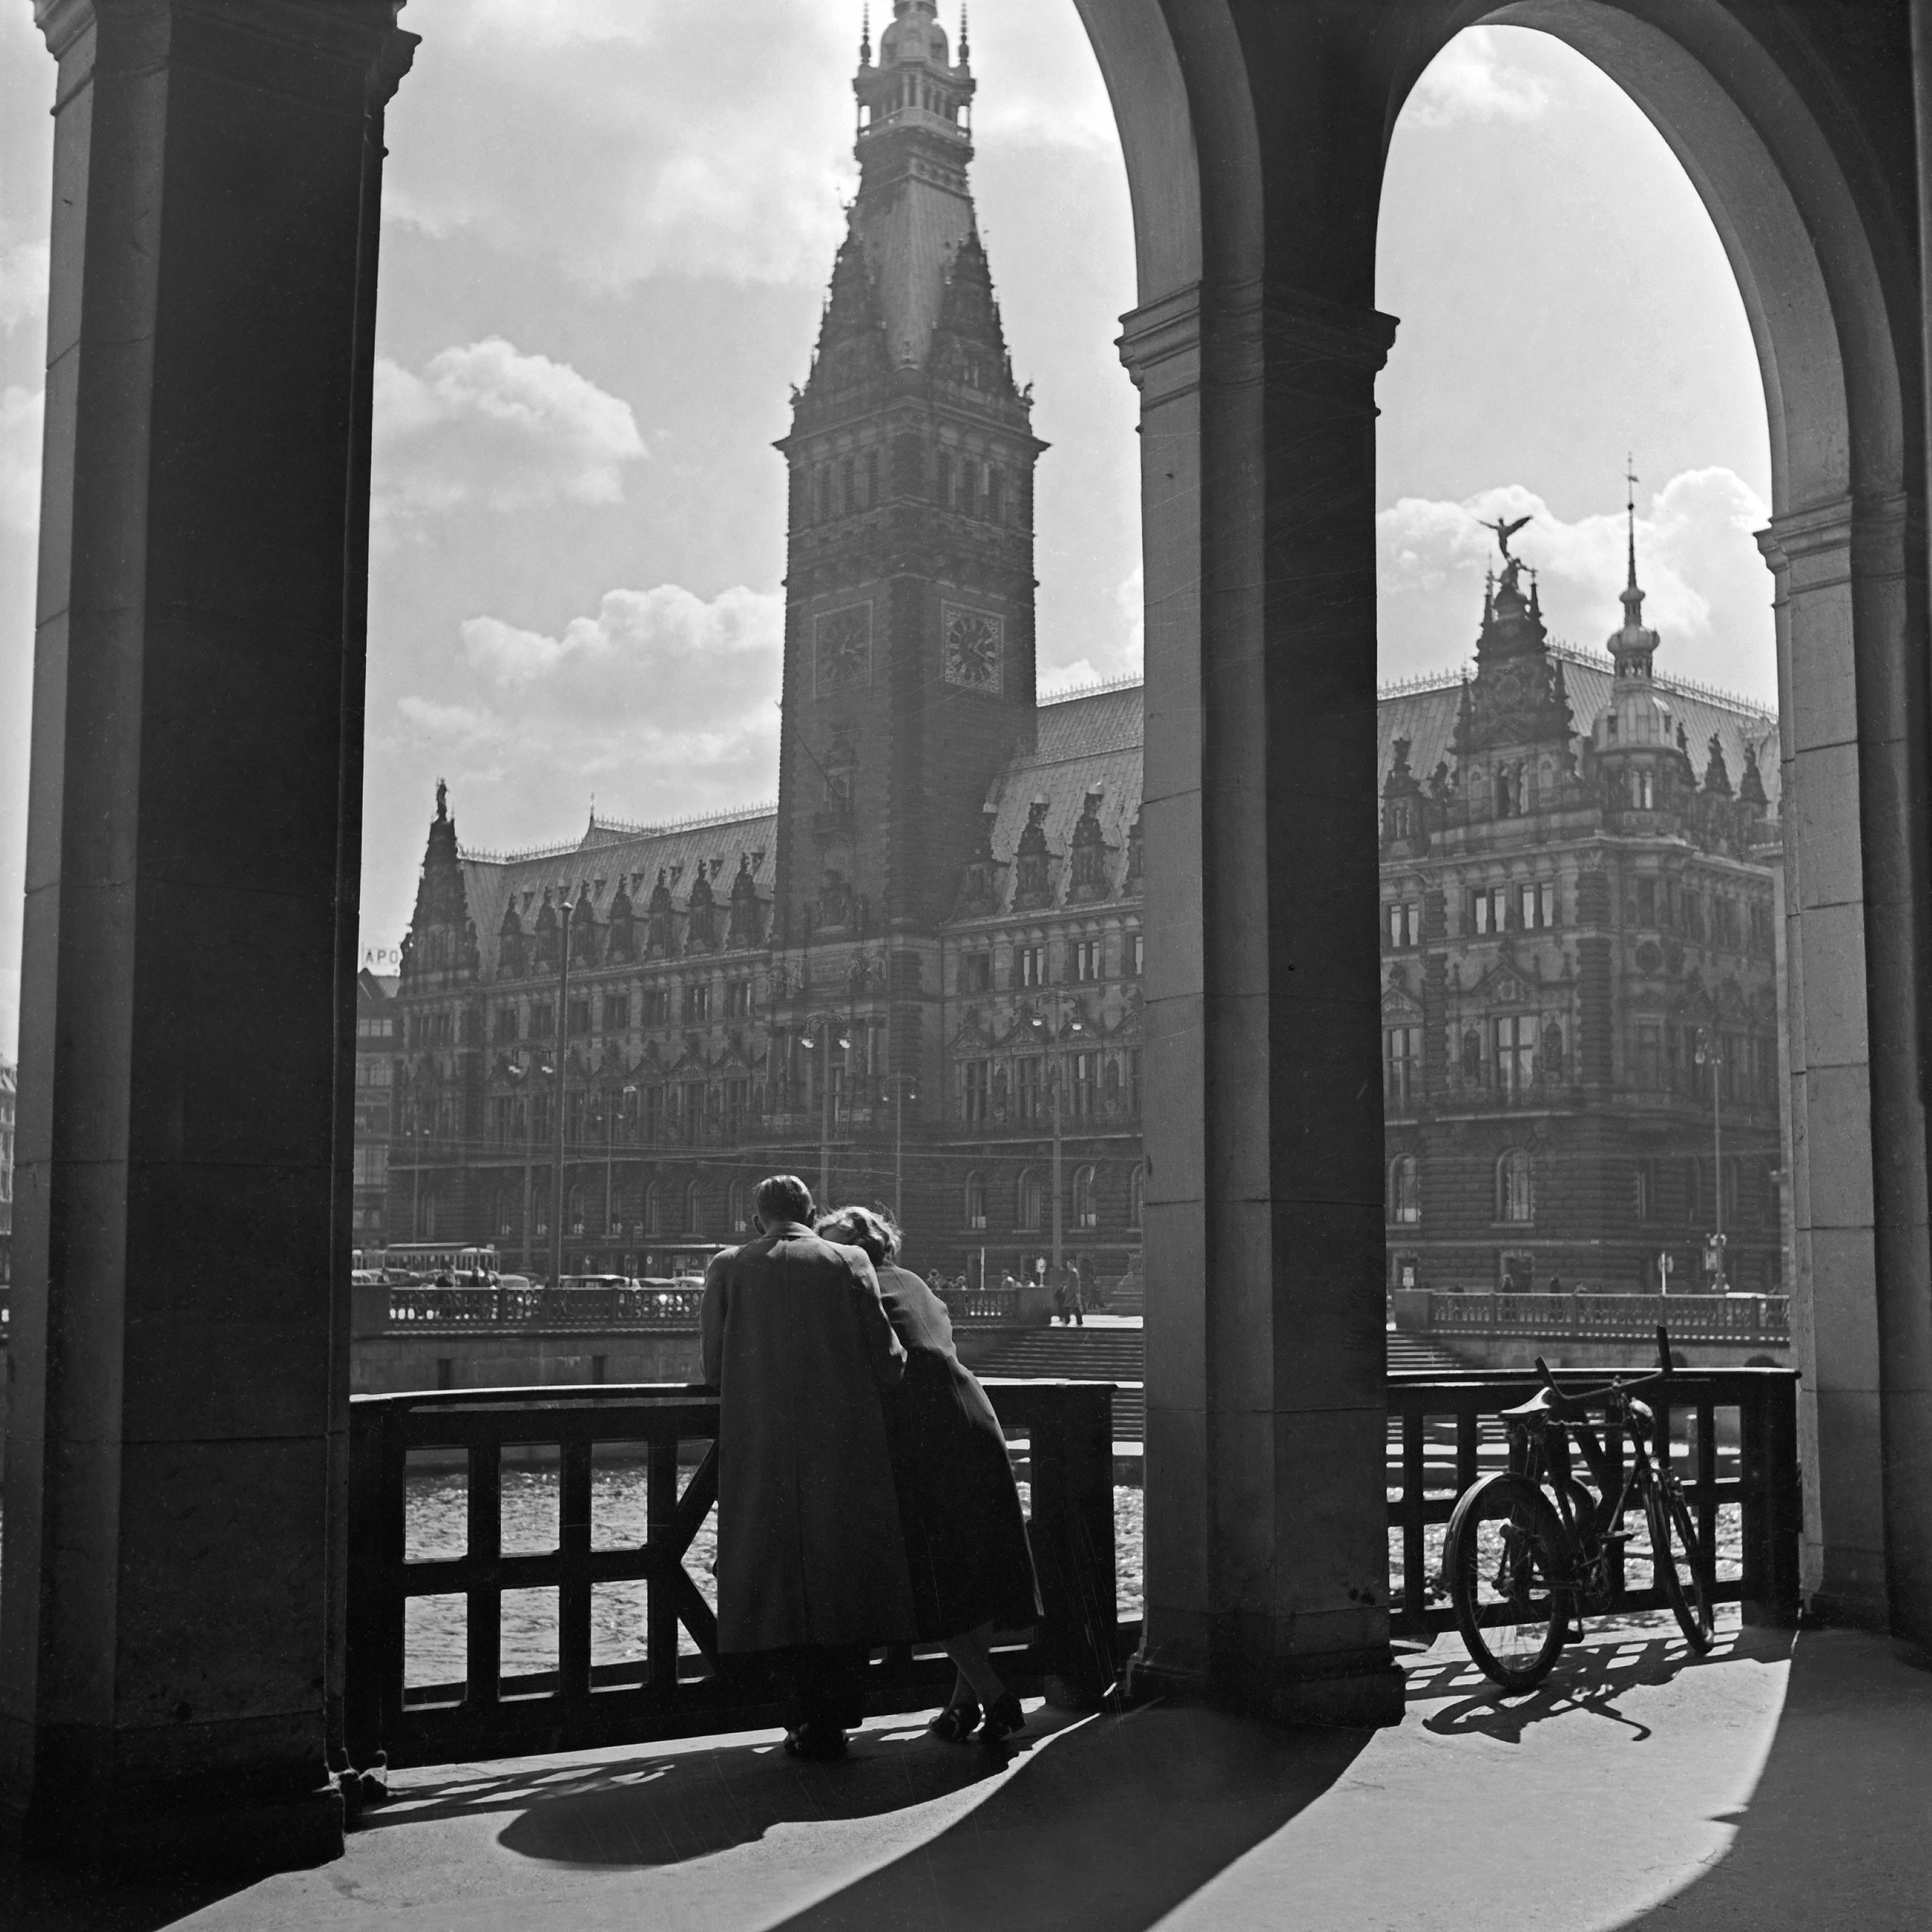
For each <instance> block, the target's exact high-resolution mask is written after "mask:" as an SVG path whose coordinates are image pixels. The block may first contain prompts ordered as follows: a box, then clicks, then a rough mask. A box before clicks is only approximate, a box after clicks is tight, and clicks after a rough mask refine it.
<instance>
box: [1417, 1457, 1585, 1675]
mask: <svg viewBox="0 0 1932 1932" xmlns="http://www.w3.org/2000/svg"><path fill="white" fill-rule="evenodd" d="M1563 1547H1564V1544H1563V1526H1562V1523H1560V1522H1559V1520H1558V1519H1557V1515H1556V1510H1555V1509H1554V1508H1553V1507H1552V1505H1551V1504H1550V1499H1549V1498H1548V1497H1547V1496H1545V1495H1544V1493H1543V1492H1542V1491H1541V1490H1540V1489H1538V1487H1537V1486H1536V1485H1535V1484H1534V1483H1532V1482H1531V1481H1529V1479H1528V1478H1526V1477H1524V1476H1519V1475H1512V1474H1510V1473H1508V1472H1504V1473H1502V1474H1499V1475H1493V1476H1487V1477H1485V1478H1484V1479H1483V1481H1481V1482H1480V1483H1478V1484H1476V1485H1475V1487H1474V1488H1473V1489H1471V1490H1468V1491H1467V1492H1466V1493H1465V1494H1464V1496H1463V1499H1462V1500H1461V1501H1460V1502H1459V1503H1457V1505H1456V1509H1455V1513H1454V1514H1453V1515H1452V1516H1451V1517H1450V1519H1449V1535H1448V1544H1447V1547H1446V1549H1445V1552H1444V1556H1445V1562H1444V1566H1443V1567H1444V1568H1445V1570H1446V1571H1448V1579H1449V1595H1450V1599H1451V1601H1452V1602H1453V1603H1454V1605H1455V1607H1456V1627H1457V1629H1458V1630H1460V1631H1461V1632H1462V1633H1463V1642H1464V1643H1466V1644H1467V1645H1468V1646H1469V1655H1470V1656H1471V1657H1472V1658H1475V1661H1476V1664H1477V1665H1478V1667H1479V1668H1480V1669H1481V1671H1482V1673H1483V1674H1484V1676H1486V1677H1491V1678H1493V1679H1495V1680H1496V1682H1497V1683H1499V1684H1500V1685H1502V1687H1503V1688H1504V1689H1505V1690H1506V1691H1527V1690H1529V1689H1530V1688H1532V1687H1533V1686H1534V1685H1538V1684H1540V1683H1541V1682H1542V1681H1543V1680H1544V1678H1545V1677H1547V1676H1548V1675H1549V1674H1550V1666H1551V1665H1552V1664H1554V1663H1555V1662H1556V1653H1557V1652H1559V1650H1561V1649H1562V1648H1563V1627H1564V1624H1565V1621H1566V1619H1567V1609H1566V1603H1567V1592H1565V1591H1564V1590H1563V1589H1562V1588H1560V1587H1559V1586H1555V1585H1554V1584H1553V1576H1554V1574H1556V1571H1558V1569H1559V1567H1560V1565H1561V1562H1562V1556H1561V1553H1562V1550H1563Z"/></svg>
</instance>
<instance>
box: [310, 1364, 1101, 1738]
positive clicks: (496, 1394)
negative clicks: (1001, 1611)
mask: <svg viewBox="0 0 1932 1932" xmlns="http://www.w3.org/2000/svg"><path fill="white" fill-rule="evenodd" d="M986 1388H987V1391H988V1393H989V1394H990V1395H991V1396H992V1400H993V1405H994V1407H995V1409H996V1410H997V1411H998V1414H999V1416H1000V1419H1001V1421H1002V1422H1004V1423H1005V1424H1007V1425H1008V1427H1009V1429H1010V1431H1024V1432H1025V1434H1026V1436H1027V1437H1028V1439H1029V1445H1030V1460H1031V1511H1030V1520H1031V1538H1032V1543H1033V1550H1034V1563H1035V1565H1036V1568H1037V1571H1038V1573H1039V1577H1040V1595H1041V1600H1042V1603H1043V1607H1044V1615H1043V1617H1042V1618H1041V1619H1040V1622H1039V1623H1038V1624H1037V1625H1036V1626H1035V1627H1034V1630H1033V1631H1032V1632H1031V1635H1030V1636H1028V1637H1024V1638H1022V1637H1019V1636H1017V1635H1009V1636H1008V1637H1007V1639H1006V1640H1005V1641H1004V1644H1002V1645H1001V1646H998V1647H997V1648H996V1652H995V1655H996V1657H997V1659H998V1664H999V1669H1000V1673H1001V1676H1003V1677H1004V1678H1005V1679H1007V1682H1009V1683H1010V1684H1012V1685H1013V1686H1014V1687H1015V1688H1016V1689H1018V1690H1019V1691H1021V1692H1022V1693H1023V1694H1043V1695H1046V1696H1047V1697H1049V1698H1051V1699H1052V1700H1055V1701H1056V1702H1058V1703H1065V1704H1069V1705H1072V1706H1076V1707H1085V1706H1091V1705H1093V1704H1094V1703H1097V1702H1098V1700H1100V1697H1101V1696H1102V1695H1103V1694H1104V1693H1105V1691H1106V1688H1107V1687H1108V1686H1109V1684H1111V1683H1112V1681H1113V1679H1114V1676H1115V1672H1116V1670H1117V1668H1118V1665H1119V1664H1120V1663H1121V1661H1123V1660H1124V1658H1126V1656H1127V1655H1128V1654H1129V1652H1130V1651H1131V1650H1132V1649H1133V1646H1134V1644H1135V1643H1136V1642H1137V1641H1138V1640H1139V1625H1138V1624H1137V1623H1134V1624H1123V1623H1122V1622H1121V1621H1120V1619H1119V1617H1118V1600H1117V1597H1116V1593H1115V1592H1116V1586H1115V1560H1114V1514H1113V1461H1112V1434H1113V1425H1112V1396H1113V1391H1112V1385H1110V1384H1108V1383H1104V1382H1018V1381H1014V1382H1001V1381H998V1380H993V1381H989V1382H988V1383H987V1384H986ZM717 1418H718V1398H717V1397H715V1395H713V1394H709V1393H708V1392H707V1391H706V1390H704V1389H703V1388H699V1387H688V1386H685V1385H679V1384H667V1385H637V1386H634V1387H630V1388H603V1387H599V1388H541V1389H489V1390H478V1391H462V1392H458V1391H449V1392H446V1393H423V1394H411V1395H390V1396H359V1397H356V1398H355V1399H354V1400H353V1403H352V1404H351V1409H350V1526H349V1549H350V1564H349V1637H348V1641H349V1649H348V1671H347V1706H348V1709H347V1718H348V1742H349V1748H350V1757H351V1760H352V1762H353V1763H355V1764H356V1766H359V1767H365V1768H366V1767H368V1766H371V1765H373V1764H374V1763H377V1761H378V1754H385V1755H386V1757H387V1760H388V1762H389V1763H390V1764H392V1765H395V1766H403V1765H419V1764H447V1763H457V1762H459V1761H461V1760H469V1759H475V1758H486V1757H516V1756H523V1755H525V1754H533V1753H541V1752H548V1751H576V1750H581V1749H586V1748H604V1747H607V1746H611V1745H623V1744H633V1743H642V1742H647V1741H649V1740H650V1739H657V1738H667V1737H681V1736H693V1735H697V1734H701V1733H705V1732H709V1731H727V1730H751V1729H762V1728H765V1727H769V1726H772V1725H775V1724H777V1723H778V1707H777V1706H776V1704H775V1703H774V1702H773V1701H772V1696H771V1693H770V1691H769V1689H768V1688H766V1686H765V1685H763V1684H762V1683H760V1682H752V1681H750V1680H749V1679H747V1678H746V1677H745V1676H742V1675H741V1674H739V1673H738V1672H737V1671H736V1670H733V1669H731V1668H730V1667H727V1664H726V1663H725V1662H724V1661H722V1660H721V1658H720V1656H719V1654H718V1628H717V1622H716V1619H715V1617H714V1616H713V1615H712V1611H711V1610H710V1608H709V1605H708V1604H706V1601H705V1598H704V1595H703V1592H701V1591H700V1589H699V1588H698V1586H697V1582H696V1581H695V1580H694V1578H693V1577H692V1575H691V1571H690V1569H689V1568H688V1565H687V1559H688V1556H689V1553H690V1551H691V1545H692V1543H693V1541H694V1538H696V1537H697V1533H698V1532H699V1530H700V1528H701V1527H702V1526H703V1523H704V1522H705V1520H706V1517H708V1516H709V1514H710V1512H711V1510H712V1506H713V1505H714V1504H715V1501H716V1499H717V1494H718V1460H717V1448H716V1445H715V1434H716V1430H717ZM600 1444H610V1445H623V1447H624V1448H625V1452H626V1453H627V1454H632V1455H634V1454H636V1453H637V1450H638V1449H639V1448H641V1450H642V1451H643V1469H642V1472H641V1473H642V1480H643V1484H644V1485H645V1502H646V1510H645V1515H646V1533H645V1535H644V1537H643V1540H642V1541H631V1542H626V1543H621V1544H613V1542H612V1541H611V1540H610V1537H609V1536H608V1535H607V1534H606V1532H607V1529H608V1528H609V1527H610V1526H607V1525H606V1524H603V1523H599V1522H598V1520H596V1515H597V1506H596V1503H595V1495H594V1492H593V1486H592V1469H593V1465H594V1463H595V1460H596V1451H597V1448H598V1445H600ZM511 1445H515V1446H517V1448H519V1449H520V1450H523V1449H525V1448H526V1447H527V1445H537V1446H538V1450H539V1451H544V1450H546V1449H547V1451H549V1452H550V1454H553V1456H554V1457H555V1459H556V1472H557V1483H558V1503H559V1508H558V1510H557V1513H556V1518H555V1520H556V1524H557V1530H556V1536H557V1541H556V1547H554V1548H552V1549H550V1550H542V1551H539V1552H537V1553H529V1554H523V1553H505V1550H504V1548H503V1531H502V1468H503V1457H504V1451H505V1448H507V1447H510V1446H511ZM412 1451H432V1452H440V1454H442V1455H443V1457H448V1456H449V1455H450V1454H452V1452H454V1453H455V1454H457V1455H459V1456H460V1457H461V1459H462V1460H463V1466H464V1467H465V1469H466V1472H467V1478H468V1481H467V1485H466V1505H465V1509H466V1531H467V1534H466V1538H465V1547H464V1549H463V1553H462V1554H461V1555H460V1556H445V1557H441V1558H437V1559H421V1560H416V1559H411V1558H410V1555H409V1553H408V1522H409V1493H408V1485H409V1459H410V1454H411V1452H412ZM686 1472H688V1481H682V1483H681V1482H680V1475H681V1474H683V1473H686ZM632 1581H642V1582H643V1583H645V1584H646V1586H647V1598H646V1628H645V1635H644V1638H643V1644H642V1648H641V1649H640V1652H639V1654H637V1655H634V1656H632V1657H630V1658H625V1659H622V1660H620V1661H613V1662H609V1663H602V1664H593V1663H592V1601H593V1595H592V1593H593V1592H594V1591H595V1589H596V1587H597V1586H598V1585H599V1584H608V1583H625V1582H632ZM511 1590H518V1591H527V1590H541V1591H544V1592H550V1593H553V1600H554V1603H555V1618H556V1622H555V1634H556V1649H555V1655H556V1660H557V1663H556V1669H555V1670H546V1671H538V1672H526V1673H518V1674H511V1673H506V1672H505V1669H504V1667H503V1657H502V1612H503V1599H504V1593H505V1592H506V1591H511ZM440 1595H458V1596H460V1597H461V1598H463V1606H464V1611H463V1614H464V1642H463V1649H464V1660H465V1667H464V1674H463V1679H462V1681H461V1682H453V1683H444V1684H435V1685H409V1684H408V1683H407V1668H406V1666H407V1658H406V1654H405V1633H406V1629H407V1619H408V1606H409V1604H410V1601H411V1600H412V1599H413V1598H421V1597H427V1596H440ZM681 1631H682V1633H684V1634H685V1635H686V1636H688V1639H689V1640H690V1642H691V1644H692V1645H694V1646H695V1648H694V1650H692V1649H685V1646H684V1645H683V1644H682V1643H681V1641H680V1635H679V1633H680V1632H681ZM681 1651H682V1652H683V1654H682V1655H680V1652H681ZM952 1682H953V1666H952V1664H950V1662H949V1661H947V1659H946V1658H944V1656H943V1655H940V1654H938V1652H936V1651H935V1652H920V1651H916V1650H915V1649H914V1648H913V1646H909V1645H896V1646H890V1647H889V1648H887V1649H885V1650H884V1651H883V1652H880V1653H876V1654H875V1655H874V1658H873V1660H872V1661H871V1664H870V1666H869V1667H868V1683H867V1693H866V1695H867V1707H868V1709H870V1710H871V1711H873V1712H890V1711H904V1710H919V1709H929V1708H930V1707H932V1706H935V1705H937V1704H939V1703H943V1702H944V1700H945V1697H946V1695H947V1690H948V1688H949V1687H950V1685H951V1684H952Z"/></svg>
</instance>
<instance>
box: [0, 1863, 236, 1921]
mask: <svg viewBox="0 0 1932 1932" xmlns="http://www.w3.org/2000/svg"><path fill="white" fill-rule="evenodd" d="M251 1882H252V1881H251V1879H248V1877H246V1876H243V1877H239V1878H229V1879H205V1880H202V1881H200V1882H190V1881H185V1880H184V1881H183V1882H180V1883H178V1884H173V1885H168V1884H155V1883H151V1882H141V1881H136V1880H128V1881H121V1880H117V1879H110V1878H104V1877H101V1876H98V1875H97V1874H95V1873H91V1872H77V1871H71V1870H66V1869H65V1868H63V1867H58V1866H54V1865H46V1864H38V1863H37V1862H35V1861H32V1860H23V1859H20V1858H15V1857H13V1856H12V1855H10V1854H6V1853H0V1927H5V1932H159V1928H160V1927H162V1926H163V1925H172V1924H173V1923H174V1922H175V1920H176V1919H178V1918H186V1917H187V1915H188V1914H189V1913H190V1912H198V1911H199V1910H200V1909H201V1908H202V1906H204V1905H212V1904H213V1903H214V1902H215V1900H217V1899H220V1898H226V1897H229V1895H230V1894H233V1893H235V1892H238V1891H242V1890H244V1889H245V1888H246V1887H247V1886H248V1885H249V1884H250V1883H251Z"/></svg>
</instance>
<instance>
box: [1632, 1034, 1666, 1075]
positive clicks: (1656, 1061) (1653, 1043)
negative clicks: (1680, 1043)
mask: <svg viewBox="0 0 1932 1932" xmlns="http://www.w3.org/2000/svg"><path fill="white" fill-rule="evenodd" d="M1637 1085H1639V1086H1640V1087H1643V1088H1650V1089H1652V1090H1655V1089H1656V1088H1659V1087H1661V1086H1662V1085H1664V1029H1663V1028H1662V1027H1661V1026H1660V1025H1658V1022H1656V1021H1655V1020H1640V1021H1638V1022H1637Z"/></svg>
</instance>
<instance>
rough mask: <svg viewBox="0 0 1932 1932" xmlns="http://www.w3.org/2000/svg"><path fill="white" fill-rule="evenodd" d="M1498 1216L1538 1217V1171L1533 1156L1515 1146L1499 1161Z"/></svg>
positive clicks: (1512, 1218)
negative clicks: (1534, 1167) (1531, 1161)
mask: <svg viewBox="0 0 1932 1932" xmlns="http://www.w3.org/2000/svg"><path fill="white" fill-rule="evenodd" d="M1496 1219H1497V1220H1499V1221H1516V1222H1525V1221H1533V1220H1535V1219H1536V1195H1535V1175H1534V1170H1533V1169H1532V1167H1531V1165H1530V1159H1529V1155H1528V1154H1526V1153H1524V1152H1523V1150H1522V1149H1521V1148H1512V1149H1511V1151H1509V1152H1508V1154H1505V1155H1504V1156H1503V1157H1502V1160H1499V1161H1498V1162H1497V1163H1496Z"/></svg>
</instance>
